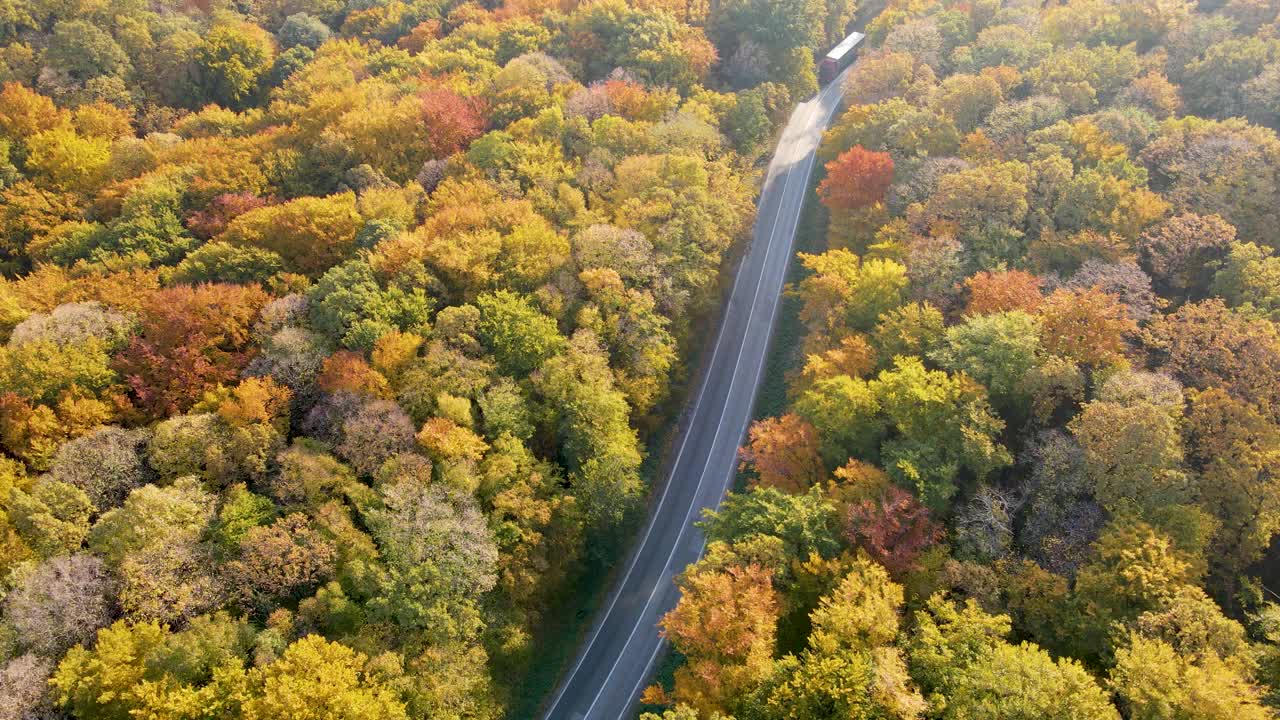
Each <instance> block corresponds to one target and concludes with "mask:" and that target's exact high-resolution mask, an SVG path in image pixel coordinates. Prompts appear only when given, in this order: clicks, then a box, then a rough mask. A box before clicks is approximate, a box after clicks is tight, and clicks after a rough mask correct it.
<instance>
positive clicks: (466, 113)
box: [418, 87, 485, 158]
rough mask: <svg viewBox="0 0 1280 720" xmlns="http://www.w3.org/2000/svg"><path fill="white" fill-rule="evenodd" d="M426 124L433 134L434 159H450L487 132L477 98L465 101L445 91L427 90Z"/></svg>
mask: <svg viewBox="0 0 1280 720" xmlns="http://www.w3.org/2000/svg"><path fill="white" fill-rule="evenodd" d="M418 97H419V98H420V99H421V100H422V122H424V123H426V126H427V129H428V130H430V133H431V135H430V138H431V139H430V140H429V141H428V142H429V143H430V145H431V155H432V157H436V158H444V157H448V156H450V155H452V154H454V153H456V152H458V151H460V150H462V149H464V148H465V147H467V146H468V145H470V144H471V141H472V140H475V139H476V138H478V137H480V134H481V133H483V132H484V126H485V117H484V107H483V104H482V103H481V101H480V100H478V99H476V98H464V97H462V96H461V95H459V94H458V93H456V92H454V91H452V90H450V89H448V88H444V87H434V88H429V89H427V90H423V91H422V92H421V93H420V94H419V95H418Z"/></svg>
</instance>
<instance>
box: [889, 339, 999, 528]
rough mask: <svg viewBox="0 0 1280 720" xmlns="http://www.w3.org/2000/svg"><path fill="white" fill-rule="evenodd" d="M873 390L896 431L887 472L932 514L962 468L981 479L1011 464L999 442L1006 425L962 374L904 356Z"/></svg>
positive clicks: (945, 499) (941, 505)
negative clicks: (949, 372)
mask: <svg viewBox="0 0 1280 720" xmlns="http://www.w3.org/2000/svg"><path fill="white" fill-rule="evenodd" d="M873 388H874V394H875V397H876V398H877V399H878V400H879V405H880V408H881V409H882V412H883V413H884V417H885V418H886V419H887V420H888V423H889V425H890V427H892V428H893V432H892V434H891V435H890V436H889V438H888V439H886V440H885V442H884V443H883V444H882V446H881V448H880V455H881V458H882V461H883V463H884V466H885V469H886V470H887V471H888V472H889V475H890V476H891V477H893V479H894V481H895V482H897V483H898V484H899V485H900V486H903V487H906V488H910V489H912V490H914V491H915V494H916V495H917V496H918V497H919V498H920V499H921V502H923V503H924V504H925V505H926V506H927V507H929V508H930V509H932V510H935V511H936V510H941V509H942V508H944V507H945V506H946V503H947V502H948V501H949V500H950V498H951V496H952V495H953V494H954V493H955V480H956V477H957V475H958V473H959V471H960V468H961V467H964V468H966V469H967V470H968V471H969V472H971V473H973V474H974V475H975V476H977V477H980V478H981V477H984V476H986V475H987V474H988V473H990V472H991V471H993V470H995V469H996V468H1000V467H1003V466H1005V465H1008V464H1009V463H1010V462H1011V458H1010V457H1009V453H1008V450H1006V449H1005V447H1004V446H1003V445H1001V444H1000V443H998V442H997V441H996V436H997V435H998V434H999V433H1000V431H1001V430H1003V428H1004V423H1003V422H1002V421H1001V420H1000V419H999V418H997V417H995V416H994V415H993V414H992V413H991V411H990V408H989V407H988V405H987V400H986V393H985V392H984V391H983V390H982V388H981V386H978V385H976V384H974V383H973V382H972V381H969V380H968V379H967V378H965V377H964V376H963V375H956V376H952V375H947V374H946V373H945V372H942V371H937V370H926V369H925V367H924V365H923V363H921V362H920V360H919V359H916V358H903V357H899V358H896V359H895V361H894V367H893V369H892V370H885V371H882V372H881V373H880V375H879V376H877V378H876V379H875V380H874V381H873Z"/></svg>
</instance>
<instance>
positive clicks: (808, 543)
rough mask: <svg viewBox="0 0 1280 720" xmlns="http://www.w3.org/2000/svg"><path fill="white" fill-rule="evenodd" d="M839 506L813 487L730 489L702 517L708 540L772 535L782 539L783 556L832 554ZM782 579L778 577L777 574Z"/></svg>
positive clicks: (745, 539)
mask: <svg viewBox="0 0 1280 720" xmlns="http://www.w3.org/2000/svg"><path fill="white" fill-rule="evenodd" d="M836 522H837V520H836V509H835V507H833V506H832V504H831V503H830V502H829V501H827V500H825V499H824V498H823V497H822V496H821V494H820V493H819V492H818V491H816V490H814V491H810V492H808V493H806V494H804V495H789V494H786V493H783V492H781V491H779V490H776V489H774V488H760V489H758V490H753V491H751V492H748V493H743V494H738V493H730V494H729V495H728V496H726V497H725V500H724V502H723V503H721V504H720V509H719V510H716V511H715V512H708V513H707V514H706V516H705V519H704V520H703V521H702V529H703V532H705V533H706V536H707V541H708V542H726V543H728V542H734V543H746V542H748V541H750V540H752V539H753V538H758V537H772V538H777V539H778V540H780V541H781V542H782V549H783V553H782V554H783V557H784V558H786V559H788V560H805V559H807V558H808V557H809V556H810V554H817V555H819V556H822V557H831V556H834V555H835V554H836V552H837V551H838V549H839V547H840V544H839V542H838V541H837V539H836ZM775 580H779V578H775Z"/></svg>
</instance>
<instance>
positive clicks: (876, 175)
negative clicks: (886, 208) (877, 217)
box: [818, 145, 893, 212]
mask: <svg viewBox="0 0 1280 720" xmlns="http://www.w3.org/2000/svg"><path fill="white" fill-rule="evenodd" d="M826 170H827V176H826V178H824V179H823V181H822V182H821V183H820V184H819V185H818V196H819V197H820V198H822V204H823V205H826V206H827V209H829V210H832V211H836V212H850V211H853V210H860V209H862V208H865V207H868V206H871V205H875V204H876V203H879V202H882V201H884V198H885V193H887V192H888V190H889V185H890V184H892V183H893V158H891V157H890V156H889V153H884V152H871V151H869V150H867V149H866V148H864V147H862V146H861V145H854V146H853V147H852V148H849V149H848V150H846V151H844V152H842V153H840V155H839V156H838V157H837V158H836V159H835V160H832V161H831V162H829V163H827V166H826Z"/></svg>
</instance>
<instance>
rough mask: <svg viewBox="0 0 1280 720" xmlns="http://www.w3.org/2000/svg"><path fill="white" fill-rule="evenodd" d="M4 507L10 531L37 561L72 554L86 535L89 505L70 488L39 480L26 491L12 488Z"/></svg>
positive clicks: (64, 484)
mask: <svg viewBox="0 0 1280 720" xmlns="http://www.w3.org/2000/svg"><path fill="white" fill-rule="evenodd" d="M6 505H7V508H6V509H7V511H8V513H9V517H8V519H9V522H10V523H11V524H12V526H13V530H15V531H16V532H17V534H18V535H19V536H20V537H21V538H22V541H23V542H25V543H26V545H27V546H28V547H29V548H30V549H31V550H33V551H35V553H36V554H37V555H38V556H40V557H53V556H57V555H64V554H66V553H71V552H76V551H77V550H79V549H80V546H81V545H82V544H83V543H84V539H85V536H87V535H88V534H89V517H90V514H91V513H92V512H93V505H92V503H91V502H90V501H89V497H88V496H87V495H85V494H84V492H82V491H81V490H80V489H79V488H77V487H75V486H73V485H68V484H67V483H63V482H58V481H57V480H51V479H49V478H48V477H47V476H46V477H42V478H40V479H38V480H36V482H35V483H33V484H32V485H31V487H29V488H27V489H26V490H22V489H19V488H16V487H15V488H12V489H11V490H10V491H9V498H8V502H7V503H6Z"/></svg>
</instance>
